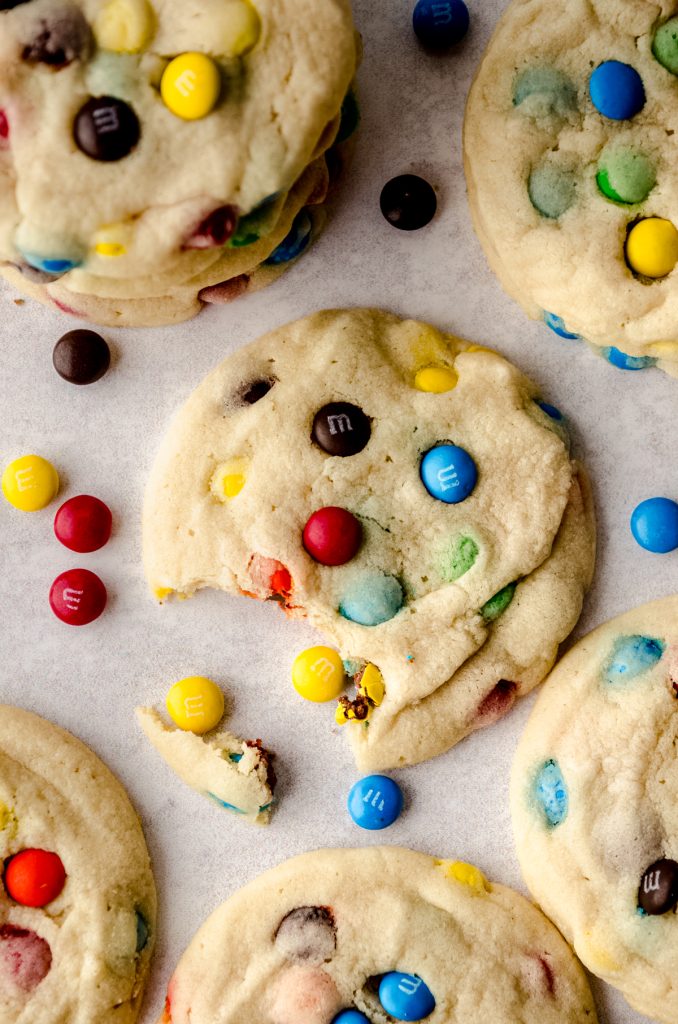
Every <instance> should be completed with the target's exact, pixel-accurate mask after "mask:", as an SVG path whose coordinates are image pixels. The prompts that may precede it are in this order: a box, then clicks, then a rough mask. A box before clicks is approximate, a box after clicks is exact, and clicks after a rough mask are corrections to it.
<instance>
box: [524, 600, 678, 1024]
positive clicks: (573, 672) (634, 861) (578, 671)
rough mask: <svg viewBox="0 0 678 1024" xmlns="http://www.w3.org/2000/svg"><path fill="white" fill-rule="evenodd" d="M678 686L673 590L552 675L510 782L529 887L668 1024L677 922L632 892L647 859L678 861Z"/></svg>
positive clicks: (623, 619)
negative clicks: (641, 907) (643, 909)
mask: <svg viewBox="0 0 678 1024" xmlns="http://www.w3.org/2000/svg"><path fill="white" fill-rule="evenodd" d="M677 684H678V597H670V598H665V599H664V600H661V601H656V602H654V603H653V604H649V605H645V606H644V607H642V608H638V609H636V610H635V611H632V612H629V613H628V614H626V615H622V616H620V617H619V618H617V619H613V620H612V621H611V622H608V623H606V624H605V625H604V626H601V627H600V628H599V629H597V630H595V631H594V632H593V633H590V634H589V635H588V636H586V637H585V638H584V639H583V640H581V641H580V642H579V643H578V644H577V645H576V646H575V647H574V648H573V649H572V650H571V651H570V652H569V654H568V655H567V656H566V657H565V658H564V659H563V660H562V661H561V662H560V663H559V664H558V666H557V667H556V669H555V670H554V671H553V673H552V674H551V676H550V677H549V679H548V680H547V682H546V684H545V686H544V688H543V690H542V692H541V694H540V697H539V699H538V701H537V703H536V705H535V708H534V711H533V712H532V716H531V718H530V720H529V722H528V725H527V728H526V730H525V733H524V735H523V737H522V739H521V741H520V745H519V748H518V752H517V755H516V759H515V764H514V767H513V778H512V787H511V803H512V812H513V822H514V830H515V837H516V843H517V849H518V856H519V859H520V864H521V868H522V872H523V876H524V878H525V881H526V882H527V885H528V887H529V889H530V891H531V893H532V895H533V896H534V897H535V899H536V900H537V901H538V902H539V904H540V905H541V907H542V908H543V910H544V912H545V913H546V914H548V916H549V917H550V918H551V919H552V920H553V921H554V922H555V924H556V925H557V926H558V928H559V929H560V931H561V932H562V933H563V935H564V936H565V937H566V938H567V939H568V940H569V941H570V942H571V943H572V944H573V946H574V948H575V951H576V953H577V955H578V956H579V957H580V959H581V960H582V961H583V963H584V965H585V966H586V967H588V968H589V970H590V971H592V972H593V973H595V974H597V975H598V976H599V977H601V978H603V979H604V980H605V981H607V982H609V984H611V985H614V986H615V987H616V988H618V989H620V990H621V991H622V992H623V994H624V996H625V997H626V999H627V1000H628V1002H629V1003H630V1004H631V1005H632V1006H633V1007H634V1008H635V1009H637V1010H638V1011H639V1012H640V1013H643V1014H646V1015H647V1016H648V1017H651V1018H652V1019H653V1020H657V1021H661V1022H662V1024H675V1022H676V1021H677V1020H678V991H677V990H676V984H675V978H676V972H677V971H678V944H677V943H676V930H677V929H678V918H677V917H676V915H675V913H673V912H669V913H666V914H663V915H660V916H648V915H643V914H640V913H639V912H638V893H639V889H640V884H641V878H642V876H643V874H644V872H645V871H646V870H647V869H648V868H649V867H650V866H651V865H653V864H654V863H656V861H658V860H660V859H661V858H664V857H666V858H670V859H673V860H678V827H677V825H676V806H677V804H678V770H677V768H676V744H677V743H678V702H677V701H676V685H677ZM549 762H552V765H551V766H550V769H549V771H550V778H551V781H550V784H549V782H548V781H547V783H546V786H544V785H543V782H542V787H541V791H542V796H541V797H540V795H539V792H538V789H539V783H540V780H543V778H544V776H543V768H544V765H545V764H547V763H549ZM553 765H555V770H554V767H553ZM554 778H557V779H559V780H560V784H559V785H558V786H554ZM556 790H557V791H558V792H559V794H560V796H559V797H558V798H557V799H556V798H555V797H554V794H555V792H556ZM544 793H546V794H547V795H548V794H550V799H547V801H546V802H547V806H548V813H549V818H550V820H549V818H547V816H546V812H545V809H544V797H543V794H544ZM558 819H560V820H558ZM552 822H553V823H552Z"/></svg>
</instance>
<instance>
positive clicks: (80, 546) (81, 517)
mask: <svg viewBox="0 0 678 1024" xmlns="http://www.w3.org/2000/svg"><path fill="white" fill-rule="evenodd" d="M111 523H112V518H111V510H110V509H109V508H108V506H107V505H104V503H103V501H99V499H98V498H94V497H92V495H91V494H78V495H77V497H75V498H69V499H68V501H66V502H64V504H63V505H62V506H61V508H59V510H58V511H57V514H56V515H55V517H54V533H55V534H56V537H57V540H60V541H61V543H62V544H63V545H64V546H65V547H67V548H70V550H71V551H77V552H79V553H80V554H83V553H85V552H88V551H98V550H99V548H102V547H103V546H104V544H106V543H107V542H108V539H109V537H110V536H111Z"/></svg>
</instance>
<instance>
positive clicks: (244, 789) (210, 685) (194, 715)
mask: <svg viewBox="0 0 678 1024" xmlns="http://www.w3.org/2000/svg"><path fill="white" fill-rule="evenodd" d="M167 710H168V712H169V715H170V717H171V718H172V721H173V722H174V723H175V725H176V726H177V728H172V727H171V726H168V725H167V724H166V723H165V722H164V721H163V719H162V717H161V716H160V714H158V712H157V711H155V710H154V709H153V708H137V711H136V715H137V721H138V723H139V725H140V726H141V728H142V729H143V731H144V733H145V734H146V737H147V738H148V739H149V740H150V742H151V743H152V745H153V746H154V747H155V749H156V750H157V751H158V753H159V754H160V756H161V757H162V758H163V759H164V760H165V761H166V762H167V764H168V765H169V767H170V768H171V769H172V770H173V771H174V772H176V774H177V775H178V776H179V778H180V779H181V780H182V781H183V782H185V783H186V785H187V786H190V787H191V788H192V789H195V790H196V791H197V792H198V793H201V794H202V795H203V796H206V797H208V798H209V799H210V800H212V801H213V802H214V803H216V804H217V805H218V806H219V807H223V808H225V809H226V810H228V811H231V812H232V813H233V814H236V815H238V816H240V817H242V818H243V820H245V821H248V822H252V823H254V824H256V825H267V824H268V823H269V821H270V818H271V813H272V809H273V806H274V804H275V799H274V795H273V792H274V789H275V783H276V778H275V772H274V770H273V765H272V758H273V755H272V754H271V753H270V752H269V751H267V750H265V749H264V747H263V746H262V743H261V740H241V739H238V737H237V736H234V735H233V734H232V733H230V732H227V731H226V729H224V728H223V727H222V728H219V725H220V722H221V720H222V718H223V714H224V695H223V693H222V691H221V689H220V688H219V687H218V686H217V685H216V683H214V682H212V680H211V679H206V678H204V677H202V676H191V677H189V678H187V679H182V680H180V681H179V682H178V683H175V684H174V686H172V688H171V689H170V691H169V693H168V695H167Z"/></svg>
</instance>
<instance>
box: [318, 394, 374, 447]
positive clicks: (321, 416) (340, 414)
mask: <svg viewBox="0 0 678 1024" xmlns="http://www.w3.org/2000/svg"><path fill="white" fill-rule="evenodd" d="M371 433H372V428H371V427H370V421H369V419H368V417H367V416H366V415H365V413H364V412H363V411H362V409H359V408H358V406H357V405H351V404H350V402H330V403H329V405H324V406H323V407H322V409H320V410H319V411H318V412H317V413H316V414H315V419H314V420H313V431H312V433H311V437H312V438H313V440H314V441H315V443H316V444H317V445H318V446H319V447H320V448H322V450H323V451H324V452H327V453H328V455H340V456H347V455H357V454H358V452H361V451H362V450H363V448H364V447H365V445H366V444H367V442H368V441H369V439H370V434H371Z"/></svg>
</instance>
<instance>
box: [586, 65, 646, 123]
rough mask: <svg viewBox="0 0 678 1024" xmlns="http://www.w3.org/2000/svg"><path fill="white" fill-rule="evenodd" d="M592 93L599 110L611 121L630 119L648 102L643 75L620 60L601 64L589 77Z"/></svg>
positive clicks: (594, 103)
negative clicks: (646, 100)
mask: <svg viewBox="0 0 678 1024" xmlns="http://www.w3.org/2000/svg"><path fill="white" fill-rule="evenodd" d="M589 94H590V96H591V102H592V103H593V105H594V107H595V108H596V110H597V111H598V112H599V113H601V114H602V115H603V117H609V118H610V120H612V121H627V120H629V119H630V118H632V117H635V115H636V114H638V113H639V112H640V111H641V110H642V109H643V107H644V106H645V89H644V88H643V80H642V78H641V77H640V75H639V74H638V72H637V71H636V69H635V68H632V67H631V65H630V64H623V63H622V62H621V61H618V60H606V61H603V63H602V64H599V65H598V67H597V68H596V69H595V71H594V72H593V74H592V75H591V78H590V79H589Z"/></svg>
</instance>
